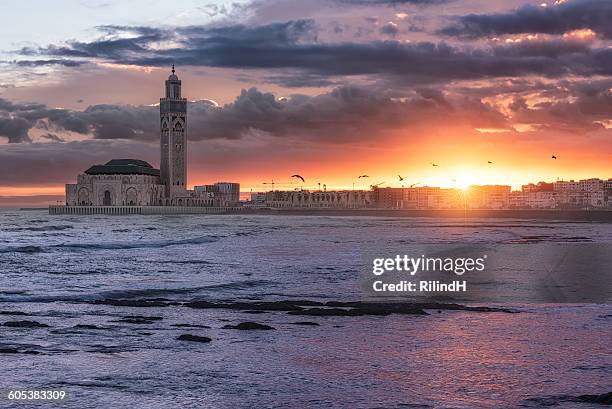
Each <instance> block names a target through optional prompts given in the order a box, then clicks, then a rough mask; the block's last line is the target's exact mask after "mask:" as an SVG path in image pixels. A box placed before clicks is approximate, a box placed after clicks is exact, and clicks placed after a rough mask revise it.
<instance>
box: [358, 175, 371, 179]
mask: <svg viewBox="0 0 612 409" xmlns="http://www.w3.org/2000/svg"><path fill="white" fill-rule="evenodd" d="M361 178H369V176H368V175H361V176H359V177H358V178H357V179H361Z"/></svg>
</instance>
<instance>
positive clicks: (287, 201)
mask: <svg viewBox="0 0 612 409" xmlns="http://www.w3.org/2000/svg"><path fill="white" fill-rule="evenodd" d="M371 193H372V192H369V191H365V190H339V191H315V192H310V191H307V190H291V191H280V190H274V191H271V192H267V193H266V199H265V200H266V206H268V207H273V208H319V209H322V208H345V209H359V208H366V207H371V206H372V194H371Z"/></svg>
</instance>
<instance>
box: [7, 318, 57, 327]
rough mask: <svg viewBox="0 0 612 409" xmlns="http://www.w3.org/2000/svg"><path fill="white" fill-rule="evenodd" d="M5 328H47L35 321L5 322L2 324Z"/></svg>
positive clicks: (45, 325)
mask: <svg viewBox="0 0 612 409" xmlns="http://www.w3.org/2000/svg"><path fill="white" fill-rule="evenodd" d="M4 326H5V327H13V328H43V327H48V325H47V324H41V323H40V322H37V321H28V320H23V321H7V322H5V323H4Z"/></svg>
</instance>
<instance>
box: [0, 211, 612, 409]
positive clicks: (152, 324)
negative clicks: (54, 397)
mask: <svg viewBox="0 0 612 409" xmlns="http://www.w3.org/2000/svg"><path fill="white" fill-rule="evenodd" d="M534 237H537V238H538V240H540V241H546V240H550V241H551V242H552V241H554V242H559V241H563V240H564V239H567V241H568V242H571V241H572V240H574V241H575V240H576V238H577V237H580V238H581V241H585V240H587V239H588V241H589V242H592V243H606V242H609V241H612V231H611V227H610V225H606V224H592V223H560V222H552V223H549V222H542V221H533V222H530V221H516V220H507V221H504V220H501V221H495V222H494V223H492V222H491V221H476V222H472V221H470V222H464V221H448V220H436V219H430V220H428V219H390V218H381V219H376V218H340V217H276V218H275V217H266V216H259V217H258V216H252V217H249V216H176V217H155V216H149V217H139V216H135V217H106V216H90V217H68V216H53V217H51V216H47V215H45V214H44V213H43V212H14V211H13V212H0V266H1V267H0V272H1V275H0V280H1V281H0V284H1V286H0V302H1V304H0V322H1V323H6V322H8V321H22V320H27V321H35V322H38V323H41V324H46V325H48V327H40V328H23V327H21V328H20V327H7V326H2V327H0V334H1V339H0V344H1V345H0V351H3V350H4V352H2V353H0V357H1V358H2V369H3V371H2V374H1V375H0V388H11V387H12V388H20V389H41V388H64V389H66V390H68V392H69V393H70V395H71V398H70V400H69V401H67V402H65V403H64V406H63V407H68V408H109V407H133V408H140V407H142V408H157V407H160V408H167V407H192V406H197V407H211V408H251V407H291V408H309V407H334V408H336V407H337V408H372V407H391V408H395V407H397V408H401V407H409V408H419V407H422V408H434V407H435V408H442V407H446V408H496V407H502V408H506V407H507V408H516V407H526V408H532V407H551V405H554V406H552V407H558V408H588V407H598V406H594V405H592V404H588V403H578V402H576V401H571V400H570V398H571V397H576V396H580V395H583V394H603V393H607V392H611V391H612V381H611V379H612V376H611V375H612V348H611V347H610V345H609V342H608V341H609V337H610V330H611V328H612V308H611V307H610V306H606V305H592V304H582V305H527V304H519V305H514V306H513V307H514V308H516V309H518V310H519V311H521V312H520V313H519V314H508V313H498V312H495V313H479V312H468V311H447V310H441V311H437V310H430V311H428V312H429V315H426V316H421V315H390V316H386V317H376V316H359V317H306V318H307V321H309V322H316V323H318V324H319V325H318V326H314V325H308V326H306V325H295V324H294V323H295V322H296V321H306V320H303V319H302V318H305V317H296V316H292V315H287V314H286V312H284V311H272V312H270V311H267V312H263V313H258V314H254V313H252V311H251V312H245V311H244V310H227V309H192V308H186V307H183V306H181V305H179V303H182V302H186V301H191V300H193V299H203V300H231V301H236V300H284V299H292V298H293V299H294V298H299V299H309V300H318V301H329V300H357V299H359V298H360V296H361V293H360V283H359V280H360V274H359V272H358V269H359V264H360V262H361V253H362V251H363V249H364V248H368V247H373V246H376V247H380V246H381V245H384V243H388V244H389V245H390V246H391V245H397V243H402V242H403V243H455V242H457V243H463V244H465V245H469V244H470V243H480V244H482V243H507V242H512V243H520V242H521V240H523V241H524V242H525V245H530V243H531V241H533V240H534ZM509 291H511V289H510V290H509ZM102 299H122V300H134V301H137V300H140V299H147V300H153V301H150V303H149V304H147V305H149V306H146V307H128V306H113V305H104V304H95V303H94V301H96V300H102ZM173 301H174V302H176V305H172V302H173ZM168 303H170V304H171V305H167V304H168ZM18 314H21V315H18ZM126 317H128V318H127V319H126ZM243 321H256V322H258V323H262V324H267V325H270V326H273V327H274V328H275V330H273V331H238V330H232V329H224V328H223V326H225V325H227V324H232V325H233V324H237V323H239V322H243ZM177 325H183V326H177ZM185 325H191V327H188V326H185ZM204 326H207V327H210V328H205V327H204ZM185 333H190V334H194V335H201V336H208V337H210V338H212V339H213V340H212V342H211V343H207V344H203V343H196V342H185V341H178V340H177V339H176V338H177V337H178V336H179V335H180V334H185ZM11 351H12V352H11ZM45 405H46V406H45ZM0 407H2V408H4V407H7V408H11V407H16V408H17V407H26V405H24V404H22V403H19V404H14V405H13V406H11V405H10V404H6V402H2V403H1V404H0ZM40 407H51V406H49V404H41V405H40Z"/></svg>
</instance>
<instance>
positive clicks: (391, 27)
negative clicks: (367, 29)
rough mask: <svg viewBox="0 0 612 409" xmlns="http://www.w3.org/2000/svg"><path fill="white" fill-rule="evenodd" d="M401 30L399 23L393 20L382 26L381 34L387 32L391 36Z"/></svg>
mask: <svg viewBox="0 0 612 409" xmlns="http://www.w3.org/2000/svg"><path fill="white" fill-rule="evenodd" d="M399 31H400V30H399V27H398V26H397V24H395V23H394V22H392V21H389V22H388V23H386V24H383V25H382V27H380V33H381V34H385V35H388V36H391V37H395V36H396V35H398V34H399Z"/></svg>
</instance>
